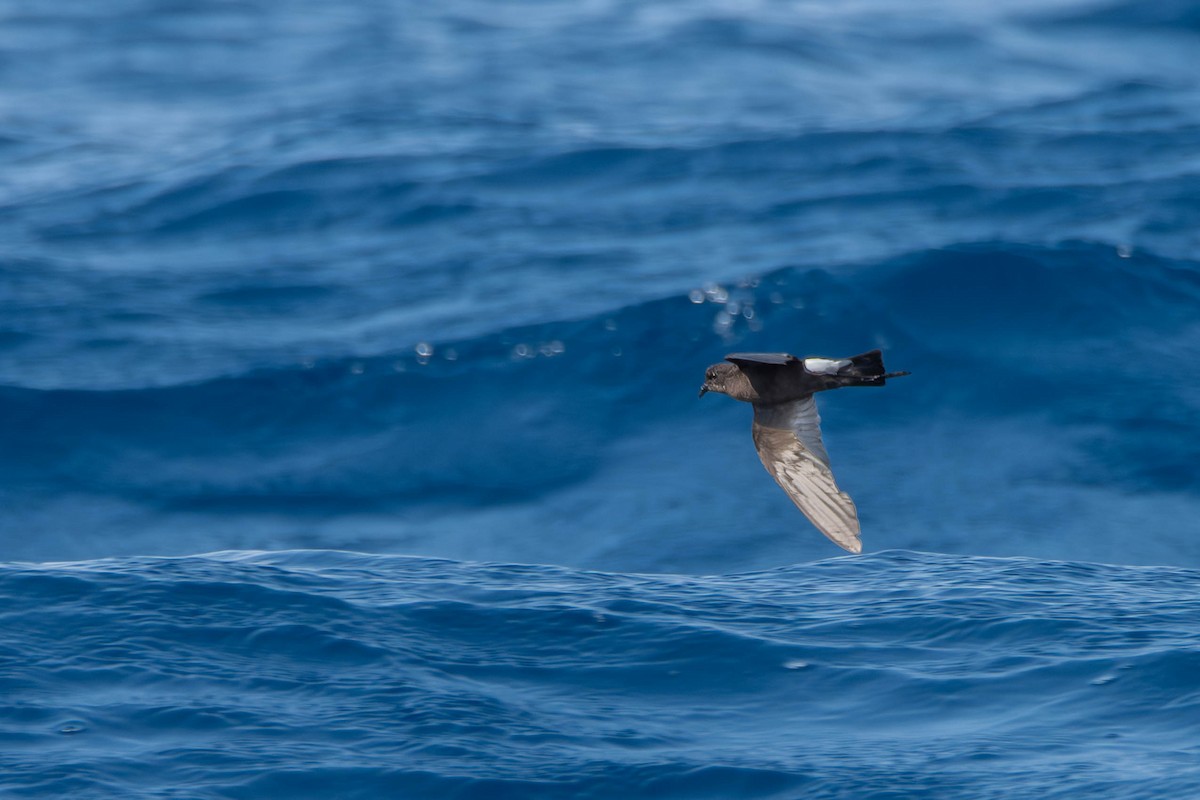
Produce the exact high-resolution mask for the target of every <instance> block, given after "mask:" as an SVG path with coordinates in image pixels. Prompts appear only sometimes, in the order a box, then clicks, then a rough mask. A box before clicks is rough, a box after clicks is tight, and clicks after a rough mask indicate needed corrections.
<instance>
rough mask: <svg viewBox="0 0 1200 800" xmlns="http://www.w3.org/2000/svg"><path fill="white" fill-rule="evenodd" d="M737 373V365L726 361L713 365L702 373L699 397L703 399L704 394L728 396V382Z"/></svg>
mask: <svg viewBox="0 0 1200 800" xmlns="http://www.w3.org/2000/svg"><path fill="white" fill-rule="evenodd" d="M737 371H738V368H737V365H736V364H731V363H729V362H728V361H722V362H721V363H720V364H713V365H712V366H711V367H709V368H708V369H706V370H705V371H704V385H703V386H701V387H700V395H699V396H700V397H703V396H704V393H705V392H720V393H721V394H729V380H730V378H731V377H732V376H733V375H734V374H735V373H736V372H737Z"/></svg>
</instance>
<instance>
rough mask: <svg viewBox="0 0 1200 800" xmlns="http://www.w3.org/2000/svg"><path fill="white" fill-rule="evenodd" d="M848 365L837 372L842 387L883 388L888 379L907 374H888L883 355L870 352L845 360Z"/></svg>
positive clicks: (906, 373)
mask: <svg viewBox="0 0 1200 800" xmlns="http://www.w3.org/2000/svg"><path fill="white" fill-rule="evenodd" d="M846 360H847V361H849V362H850V363H849V364H848V365H847V366H844V367H842V368H841V369H839V370H838V372H837V375H838V378H840V379H842V381H841V383H842V385H843V386H883V385H884V384H885V383H887V379H888V378H899V377H902V376H904V375H908V374H909V373H908V372H888V371H887V370H886V369H885V368H884V366H883V353H882V351H879V350H871V351H868V352H866V353H863V354H861V355H857V356H850V358H848V359H846Z"/></svg>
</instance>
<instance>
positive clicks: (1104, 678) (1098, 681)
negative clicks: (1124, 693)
mask: <svg viewBox="0 0 1200 800" xmlns="http://www.w3.org/2000/svg"><path fill="white" fill-rule="evenodd" d="M1116 679H1117V676H1116V675H1113V674H1112V673H1111V672H1110V673H1108V674H1107V675H1101V676H1100V677H1099V678H1095V679H1093V680H1092V686H1103V685H1104V684H1106V683H1112V682H1113V681H1115V680H1116Z"/></svg>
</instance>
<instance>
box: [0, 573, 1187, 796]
mask: <svg viewBox="0 0 1200 800" xmlns="http://www.w3.org/2000/svg"><path fill="white" fill-rule="evenodd" d="M1198 581H1200V577H1198V576H1197V574H1196V573H1195V572H1194V571H1190V570H1181V569H1169V568H1131V567H1110V566H1100V565H1095V564H1086V563H1079V562H1076V563H1070V562H1038V561H1032V560H1021V559H1016V560H1011V559H1010V560H1003V559H1002V560H992V559H981V558H961V557H948V556H935V555H929V554H922V553H908V552H900V551H892V552H887V553H879V554H875V555H871V556H867V557H863V558H857V559H849V558H842V559H835V560H832V561H825V562H818V563H814V564H809V565H805V566H798V567H788V568H785V569H778V570H771V571H767V572H760V573H747V574H738V575H727V576H720V577H690V578H685V577H677V576H655V575H627V574H614V573H596V572H576V571H572V570H568V569H564V568H561V567H536V566H517V565H504V564H470V563H458V562H452V561H439V560H431V559H418V558H403V557H388V556H370V555H358V554H352V553H330V552H322V551H307V552H276V553H269V554H268V553H223V554H214V555H210V556H204V557H190V558H176V559H150V558H131V559H104V560H101V561H95V562H83V563H73V564H57V565H15V564H9V565H4V566H3V567H2V568H0V596H2V597H3V599H4V602H5V605H6V607H7V608H8V609H9V631H10V636H9V639H8V641H7V642H6V650H5V654H4V656H3V664H4V666H3V668H2V679H3V681H4V683H5V685H6V686H7V688H8V692H7V695H8V701H7V704H6V707H5V708H4V709H3V715H2V716H3V724H4V728H5V731H4V734H5V738H6V740H7V741H8V742H9V743H10V749H9V754H8V755H7V756H6V757H5V761H6V762H7V763H6V775H7V781H8V784H9V786H10V788H12V789H14V790H16V791H25V792H29V791H43V792H44V791H48V790H52V789H54V788H56V787H57V788H66V787H68V786H69V787H71V788H72V789H73V790H74V791H76V792H78V793H84V794H85V795H86V796H97V797H100V796H109V795H113V796H115V795H117V794H120V793H122V792H134V793H144V792H154V791H157V790H159V789H161V788H163V787H165V786H167V785H169V786H170V787H171V788H172V789H174V790H176V791H178V790H186V791H188V792H190V793H191V794H193V796H205V797H208V796H213V797H261V796H270V795H272V793H275V792H278V791H282V790H283V789H285V788H286V789H287V790H288V791H289V793H291V795H292V796H297V797H319V796H326V795H327V794H328V793H329V791H332V787H334V786H342V788H341V789H339V790H338V793H339V795H342V794H345V793H347V792H348V793H349V795H348V796H363V797H372V796H378V794H379V793H380V792H383V791H407V792H410V793H416V794H419V795H422V796H433V795H445V794H447V793H453V794H455V795H456V796H464V797H483V796H489V797H490V796H496V793H497V792H499V793H501V794H505V793H509V794H513V795H520V796H538V797H565V796H573V797H574V796H597V797H599V796H607V797H611V796H614V795H617V794H619V795H621V796H625V797H643V796H644V797H696V796H700V795H703V794H704V793H706V792H707V793H710V794H713V795H714V796H725V795H726V794H727V793H730V792H733V793H736V794H738V795H739V796H744V797H776V796H780V795H781V794H783V795H788V794H791V793H793V792H795V791H797V790H800V789H803V790H804V791H805V792H806V793H813V794H814V795H815V796H830V797H832V796H845V792H846V791H853V792H854V793H855V794H856V795H858V796H862V795H864V794H871V793H877V792H882V791H884V790H886V789H889V788H890V787H893V786H894V785H895V780H896V777H895V776H896V775H898V774H900V775H908V776H909V777H910V779H911V781H912V785H917V786H921V785H927V784H928V785H929V786H931V787H933V786H937V787H940V788H941V789H943V790H945V791H952V792H953V793H954V795H955V796H957V797H981V798H982V797H989V796H994V794H995V793H996V791H998V789H997V787H998V786H1000V785H1003V786H1004V787H1005V791H1013V790H1014V787H1015V786H1023V787H1026V788H1027V789H1028V790H1029V791H1042V790H1045V791H1047V792H1049V794H1050V795H1051V796H1053V794H1054V792H1055V791H1060V790H1061V791H1065V790H1066V789H1068V788H1070V789H1072V790H1074V791H1084V790H1088V789H1095V790H1099V789H1101V788H1103V790H1104V791H1105V792H1106V794H1107V795H1108V796H1112V797H1131V798H1132V797H1149V796H1156V795H1157V793H1159V792H1161V791H1163V790H1167V789H1170V790H1172V791H1174V792H1175V793H1176V794H1184V795H1186V794H1187V793H1189V792H1193V791H1195V790H1196V789H1197V788H1200V773H1198V772H1197V770H1196V769H1195V767H1194V764H1190V763H1189V762H1188V760H1187V759H1188V758H1190V756H1188V755H1187V754H1186V748H1185V750H1184V751H1178V756H1176V755H1173V754H1172V752H1175V751H1172V752H1168V751H1164V750H1161V749H1154V750H1145V749H1144V748H1143V747H1142V745H1143V744H1144V743H1146V742H1151V741H1156V740H1157V739H1158V738H1160V737H1163V736H1167V737H1170V738H1171V739H1172V740H1174V741H1179V736H1180V732H1181V730H1183V729H1185V728H1187V727H1189V726H1192V725H1193V724H1194V719H1195V714H1196V710H1197V709H1196V706H1197V703H1200V699H1198V698H1197V696H1196V693H1195V691H1194V685H1193V683H1194V682H1193V681H1192V679H1191V676H1192V675H1193V674H1194V671H1195V669H1196V668H1197V666H1198V665H1197V663H1196V658H1195V653H1194V652H1193V651H1194V650H1195V631H1194V625H1192V620H1194V619H1195V615H1196V614H1197V612H1200V607H1198V606H1197V602H1196V599H1195V597H1196V587H1197V584H1198ZM17 653H21V654H22V655H21V657H19V658H18V657H16V654H17ZM1048 707H1053V708H1054V709H1055V713H1054V714H1053V715H1050V716H1047V715H1046V713H1045V710H1046V708H1048ZM764 723H769V724H764ZM780 730H792V731H797V732H801V731H802V732H803V734H802V741H798V740H796V739H795V738H794V737H782V738H781V737H780V736H778V735H776V734H775V732H777V731H780ZM1033 742H1037V745H1036V746H1034V745H1033V744H1032V743H1033ZM31 748H36V750H37V752H39V753H40V754H41V756H42V757H44V756H45V755H46V754H47V753H50V754H60V755H63V756H65V754H66V753H68V752H69V753H70V754H71V764H72V767H71V770H70V771H69V773H68V772H66V771H61V770H60V771H58V772H53V771H52V772H50V773H47V772H46V770H45V766H44V764H40V765H35V764H34V763H33V761H32V760H29V759H26V758H24V757H23V756H21V755H20V754H21V753H23V752H25V751H27V750H30V749H31ZM917 751H919V752H920V754H921V755H920V757H919V758H918V757H916V756H914V755H913V754H914V752H917ZM1131 752H1137V753H1138V754H1139V755H1138V757H1137V765H1138V766H1137V767H1136V769H1134V768H1132V767H1131V766H1130V765H1131V764H1132V762H1129V763H1126V762H1125V761H1124V760H1123V758H1124V757H1123V756H1121V757H1118V758H1116V759H1115V760H1114V756H1118V755H1119V754H1128V753H1131ZM997 760H999V761H1002V762H1003V763H1004V765H1005V769H1004V770H1001V771H997V770H996V768H995V765H996V762H997ZM1192 761H1194V759H1192ZM1147 776H1149V779H1148V777H1147ZM1147 780H1149V783H1147ZM346 781H349V784H345V782H346ZM847 787H850V788H849V789H848V788H847Z"/></svg>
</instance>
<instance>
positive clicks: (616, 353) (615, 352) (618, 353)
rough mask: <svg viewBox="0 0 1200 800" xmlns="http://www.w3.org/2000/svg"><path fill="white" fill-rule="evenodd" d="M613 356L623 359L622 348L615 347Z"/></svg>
mask: <svg viewBox="0 0 1200 800" xmlns="http://www.w3.org/2000/svg"><path fill="white" fill-rule="evenodd" d="M612 354H613V355H614V356H616V357H617V358H620V357H621V348H619V347H614V348H613V349H612Z"/></svg>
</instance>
